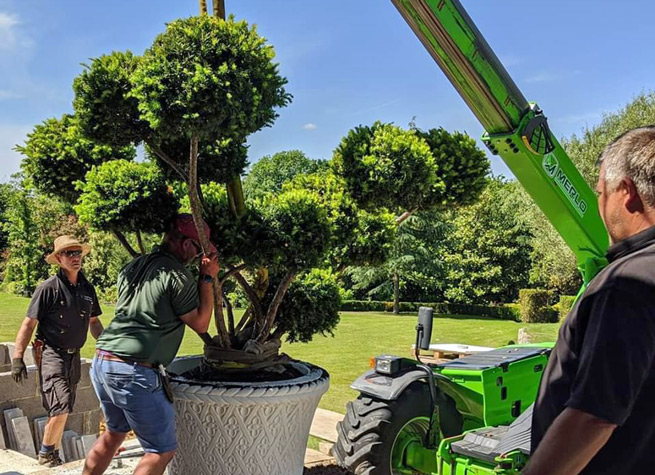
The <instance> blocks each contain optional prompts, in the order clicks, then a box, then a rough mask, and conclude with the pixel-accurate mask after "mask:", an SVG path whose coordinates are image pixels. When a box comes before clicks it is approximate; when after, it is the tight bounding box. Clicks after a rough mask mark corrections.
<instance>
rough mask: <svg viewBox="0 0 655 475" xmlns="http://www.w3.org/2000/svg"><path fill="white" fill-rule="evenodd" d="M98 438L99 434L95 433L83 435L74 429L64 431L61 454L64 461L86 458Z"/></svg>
mask: <svg viewBox="0 0 655 475" xmlns="http://www.w3.org/2000/svg"><path fill="white" fill-rule="evenodd" d="M96 438H97V436H96V435H95V434H92V435H82V436H81V435H79V434H78V433H77V432H75V431H72V430H67V431H64V435H63V437H62V439H61V448H62V450H61V451H60V455H63V458H64V461H66V462H72V461H73V460H80V459H83V458H86V456H87V454H88V453H89V450H91V446H92V445H93V443H94V442H95V441H96Z"/></svg>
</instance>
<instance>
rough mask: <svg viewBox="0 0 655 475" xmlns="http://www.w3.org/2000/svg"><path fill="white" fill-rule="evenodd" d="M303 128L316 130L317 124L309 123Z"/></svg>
mask: <svg viewBox="0 0 655 475" xmlns="http://www.w3.org/2000/svg"><path fill="white" fill-rule="evenodd" d="M302 128H303V129H305V130H316V124H312V123H311V122H308V123H306V124H305V125H303V126H302Z"/></svg>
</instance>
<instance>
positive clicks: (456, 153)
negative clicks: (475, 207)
mask: <svg viewBox="0 0 655 475" xmlns="http://www.w3.org/2000/svg"><path fill="white" fill-rule="evenodd" d="M415 133H416V135H418V136H419V137H421V138H422V139H423V140H425V142H426V143H427V144H428V146H429V147H430V151H431V152H432V155H433V156H434V161H435V164H436V166H437V169H436V175H437V180H438V181H439V182H443V184H444V188H443V190H442V191H441V192H440V193H439V194H436V195H437V196H434V197H433V198H432V202H433V203H437V204H439V205H440V206H442V207H445V206H447V205H450V204H453V205H469V204H473V203H475V201H476V200H477V199H478V197H479V196H480V193H482V190H483V189H484V187H485V186H486V184H487V174H488V173H489V169H490V165H489V159H488V158H487V156H486V154H485V153H484V152H483V151H482V150H480V149H479V148H478V146H477V145H476V143H475V140H474V139H473V138H471V137H469V136H468V135H466V134H462V133H460V132H453V133H452V134H451V133H449V132H448V131H446V130H445V129H443V128H441V127H439V128H438V129H430V130H428V131H425V132H424V131H422V130H418V129H417V130H415Z"/></svg>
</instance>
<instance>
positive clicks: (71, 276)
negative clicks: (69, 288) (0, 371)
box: [62, 269, 80, 285]
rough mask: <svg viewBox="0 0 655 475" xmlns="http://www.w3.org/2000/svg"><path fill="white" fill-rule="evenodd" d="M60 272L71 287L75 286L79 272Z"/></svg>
mask: <svg viewBox="0 0 655 475" xmlns="http://www.w3.org/2000/svg"><path fill="white" fill-rule="evenodd" d="M62 271H64V275H65V276H66V278H67V279H68V282H70V283H71V285H77V278H78V277H79V275H80V271H78V270H68V269H62Z"/></svg>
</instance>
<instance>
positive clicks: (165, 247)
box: [159, 241, 184, 264]
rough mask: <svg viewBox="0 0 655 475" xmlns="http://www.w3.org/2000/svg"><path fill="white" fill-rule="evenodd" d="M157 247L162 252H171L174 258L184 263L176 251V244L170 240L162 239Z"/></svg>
mask: <svg viewBox="0 0 655 475" xmlns="http://www.w3.org/2000/svg"><path fill="white" fill-rule="evenodd" d="M159 248H160V249H161V250H162V251H164V252H167V253H169V254H172V255H173V256H175V258H176V259H177V260H178V261H180V262H181V263H182V264H184V260H183V259H182V258H181V257H180V254H179V252H178V249H177V248H176V246H175V245H174V244H173V243H171V242H170V241H162V243H161V244H160V245H159Z"/></svg>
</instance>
